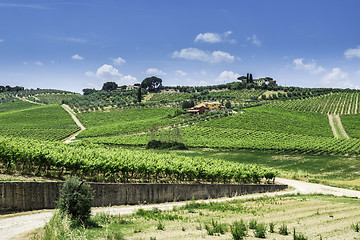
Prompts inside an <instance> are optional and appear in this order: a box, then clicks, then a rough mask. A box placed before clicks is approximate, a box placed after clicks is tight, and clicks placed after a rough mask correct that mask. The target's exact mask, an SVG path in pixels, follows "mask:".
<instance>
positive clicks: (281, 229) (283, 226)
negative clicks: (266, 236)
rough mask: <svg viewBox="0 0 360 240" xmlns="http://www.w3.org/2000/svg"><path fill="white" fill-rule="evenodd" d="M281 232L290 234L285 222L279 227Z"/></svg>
mask: <svg viewBox="0 0 360 240" xmlns="http://www.w3.org/2000/svg"><path fill="white" fill-rule="evenodd" d="M279 234H281V235H284V236H286V235H289V232H288V228H287V226H286V224H285V223H283V224H282V225H281V226H280V228H279Z"/></svg>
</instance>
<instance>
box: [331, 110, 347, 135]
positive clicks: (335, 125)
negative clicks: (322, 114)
mask: <svg viewBox="0 0 360 240" xmlns="http://www.w3.org/2000/svg"><path fill="white" fill-rule="evenodd" d="M328 118H329V124H330V126H331V130H332V132H333V134H334V137H336V138H346V139H349V138H350V136H349V135H348V134H347V132H346V131H345V128H344V126H343V125H342V122H341V118H340V116H339V115H337V114H328Z"/></svg>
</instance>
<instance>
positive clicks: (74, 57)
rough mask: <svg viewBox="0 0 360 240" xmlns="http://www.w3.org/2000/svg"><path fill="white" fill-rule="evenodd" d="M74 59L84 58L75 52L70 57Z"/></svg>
mask: <svg viewBox="0 0 360 240" xmlns="http://www.w3.org/2000/svg"><path fill="white" fill-rule="evenodd" d="M71 58H72V59H74V60H84V58H83V57H82V56H80V55H78V54H75V55H74V56H72V57H71Z"/></svg>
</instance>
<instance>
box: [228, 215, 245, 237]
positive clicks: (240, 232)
mask: <svg viewBox="0 0 360 240" xmlns="http://www.w3.org/2000/svg"><path fill="white" fill-rule="evenodd" d="M230 232H231V235H232V237H233V239H234V240H242V239H244V238H245V237H246V235H247V228H246V225H245V223H244V221H243V220H242V219H241V220H240V221H235V222H234V223H233V224H232V225H231V226H230Z"/></svg>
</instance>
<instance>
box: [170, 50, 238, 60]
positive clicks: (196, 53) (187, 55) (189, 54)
mask: <svg viewBox="0 0 360 240" xmlns="http://www.w3.org/2000/svg"><path fill="white" fill-rule="evenodd" d="M172 57H173V58H183V59H186V60H198V61H202V62H209V63H219V62H233V61H234V60H235V57H234V56H231V55H230V54H229V53H227V52H223V51H213V52H208V51H203V50H200V49H198V48H184V49H181V50H180V51H175V52H173V55H172Z"/></svg>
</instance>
